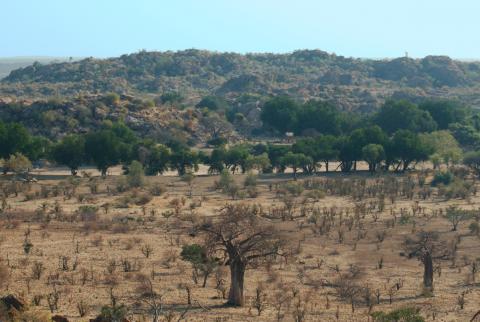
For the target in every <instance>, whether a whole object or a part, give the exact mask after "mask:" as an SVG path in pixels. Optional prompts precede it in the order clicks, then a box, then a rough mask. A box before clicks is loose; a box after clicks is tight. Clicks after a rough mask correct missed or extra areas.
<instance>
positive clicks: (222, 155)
mask: <svg viewBox="0 0 480 322" xmlns="http://www.w3.org/2000/svg"><path fill="white" fill-rule="evenodd" d="M226 157H227V150H226V149H225V147H224V146H221V147H219V148H216V149H214V150H213V151H212V153H211V154H210V157H208V158H207V164H208V165H209V168H208V173H210V174H212V173H221V172H222V171H223V170H224V169H225V162H226Z"/></svg>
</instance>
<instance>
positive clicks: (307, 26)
mask: <svg viewBox="0 0 480 322" xmlns="http://www.w3.org/2000/svg"><path fill="white" fill-rule="evenodd" d="M0 10H1V11H0V41H1V45H0V56H3V57H6V56H38V55H41V56H100V57H109V56H118V55H121V54H125V53H132V52H136V51H138V50H140V49H147V50H162V51H163V50H179V49H187V48H197V49H209V50H217V51H235V52H289V51H293V50H295V49H322V50H325V51H328V52H334V53H336V54H339V55H344V56H355V57H373V58H380V57H398V56H403V55H404V53H405V52H406V51H408V53H409V54H410V56H413V57H423V56H425V55H428V54H446V55H450V56H452V57H456V58H480V41H479V38H480V35H479V32H480V18H479V15H480V1H479V0H455V1H453V0H452V1H451V0H328V1H327V0H0Z"/></svg>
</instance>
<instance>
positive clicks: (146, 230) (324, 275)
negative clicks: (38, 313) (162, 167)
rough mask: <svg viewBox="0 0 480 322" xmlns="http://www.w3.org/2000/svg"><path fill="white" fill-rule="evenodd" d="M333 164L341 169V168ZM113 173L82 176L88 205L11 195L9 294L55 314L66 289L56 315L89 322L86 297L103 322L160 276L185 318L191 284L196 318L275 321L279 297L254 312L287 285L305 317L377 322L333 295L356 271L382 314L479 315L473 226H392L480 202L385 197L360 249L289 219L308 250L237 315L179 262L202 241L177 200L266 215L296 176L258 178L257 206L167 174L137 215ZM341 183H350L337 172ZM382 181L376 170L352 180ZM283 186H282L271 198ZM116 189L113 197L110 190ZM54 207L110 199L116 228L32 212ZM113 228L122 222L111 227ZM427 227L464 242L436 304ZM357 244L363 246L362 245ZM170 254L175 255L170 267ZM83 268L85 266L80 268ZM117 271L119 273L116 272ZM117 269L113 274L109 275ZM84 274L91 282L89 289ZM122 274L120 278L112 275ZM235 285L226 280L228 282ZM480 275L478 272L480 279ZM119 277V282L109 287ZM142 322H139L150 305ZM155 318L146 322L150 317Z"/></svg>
mask: <svg viewBox="0 0 480 322" xmlns="http://www.w3.org/2000/svg"><path fill="white" fill-rule="evenodd" d="M332 169H333V166H332ZM82 171H88V172H90V173H91V174H93V175H98V173H97V172H95V171H96V170H94V169H91V168H87V169H82ZM111 173H112V174H114V175H117V176H115V177H109V178H107V179H106V180H101V179H100V180H99V181H98V193H96V194H90V192H89V188H88V187H87V185H88V180H87V179H82V184H81V185H80V187H79V188H78V190H77V195H85V196H87V197H88V198H85V199H83V201H79V199H78V198H77V197H73V198H71V199H67V200H66V199H65V198H64V196H57V197H54V196H52V195H50V196H49V197H48V198H38V199H33V200H28V201H25V196H24V194H22V193H21V194H20V195H19V196H18V197H13V196H11V197H10V198H8V199H7V202H8V207H9V213H12V214H16V216H18V218H21V219H16V220H15V227H13V228H12V227H10V228H7V225H6V222H7V221H6V220H5V219H3V220H2V222H3V224H2V228H1V230H0V241H1V242H0V245H1V248H0V257H1V258H2V259H3V262H4V263H7V264H8V266H9V267H10V273H11V278H10V281H9V283H8V285H7V287H5V288H4V289H3V290H1V293H3V294H8V293H14V294H17V295H19V296H21V297H23V298H25V299H27V300H28V301H31V299H32V298H33V297H34V296H43V297H44V298H43V299H42V300H41V301H40V307H41V308H44V309H48V305H47V301H46V298H45V297H46V296H47V295H48V294H50V293H52V292H53V290H54V288H55V289H57V290H58V291H59V292H60V301H59V308H58V310H57V311H56V312H57V313H60V314H63V315H66V316H68V317H69V319H71V320H72V321H85V320H86V317H84V318H80V317H79V314H78V309H77V305H78V303H79V302H84V303H85V304H86V305H87V306H88V308H89V310H88V311H89V314H88V315H87V317H93V316H94V315H95V313H97V312H98V311H99V310H100V308H101V306H103V305H107V304H109V303H110V295H109V291H110V286H111V285H114V288H113V292H114V294H115V296H116V297H117V298H118V299H117V301H118V302H120V303H126V304H129V305H133V304H134V303H135V302H136V298H137V297H136V295H135V290H136V287H137V284H138V283H137V281H136V280H137V275H138V274H145V275H147V276H154V285H155V288H156V290H158V292H161V293H162V294H164V297H163V301H164V303H165V305H166V307H170V306H174V307H175V308H176V309H177V310H179V311H181V310H182V308H184V307H186V292H185V290H184V289H183V288H182V287H180V286H179V285H181V284H188V285H190V287H191V288H192V299H193V302H194V305H193V308H192V309H191V310H190V312H189V313H188V314H187V317H186V320H187V321H254V320H255V321H257V320H258V321H275V320H276V318H275V314H276V313H275V309H274V306H273V302H274V300H273V299H271V300H269V304H268V305H267V307H266V309H265V311H264V312H262V314H261V315H260V316H259V317H258V316H257V313H256V310H255V309H252V308H251V307H250V303H251V302H252V298H253V296H254V293H255V288H256V286H257V285H259V284H262V285H264V287H265V289H266V292H267V293H268V294H269V295H270V296H269V298H270V297H273V298H275V296H276V295H275V294H276V293H275V292H278V289H279V288H278V287H277V285H283V286H284V287H286V288H287V289H288V290H287V291H282V292H291V290H292V289H293V288H297V289H299V290H300V291H301V294H302V295H301V296H302V297H303V298H308V304H307V305H306V307H307V312H308V314H307V315H306V321H369V320H371V319H370V318H369V315H368V311H369V309H368V308H367V307H366V306H365V305H363V304H361V303H359V304H358V305H357V306H356V310H355V312H352V309H351V305H350V303H349V302H348V301H345V300H343V299H341V298H339V297H338V296H337V293H336V291H335V289H334V288H332V287H329V286H328V285H329V283H333V282H335V281H338V280H339V279H341V276H342V274H346V273H347V272H348V271H349V269H350V268H351V267H352V265H354V266H355V267H358V269H359V270H360V271H361V273H360V274H359V277H358V279H356V283H357V284H359V285H362V286H365V287H368V288H370V289H371V290H372V292H374V291H377V290H378V292H380V294H381V295H380V299H381V301H380V304H379V305H375V306H374V307H373V311H377V310H385V311H388V310H390V309H393V308H399V307H404V306H418V307H419V308H421V312H422V315H423V316H424V317H425V318H426V320H427V321H433V320H435V321H468V320H469V319H470V318H471V317H472V316H473V314H474V313H475V312H476V311H478V310H480V307H479V305H478V303H480V289H479V286H480V285H479V284H475V283H472V282H471V281H469V282H468V283H467V282H466V281H467V278H468V276H469V266H468V265H466V263H467V261H468V260H472V259H476V258H480V247H479V245H480V239H479V238H478V237H476V236H471V235H469V233H468V228H467V227H468V223H469V222H462V223H461V224H460V226H459V230H458V231H457V232H450V224H449V223H448V221H446V220H445V219H444V218H440V217H438V216H437V217H432V218H427V217H425V216H423V215H420V216H418V217H416V219H415V225H413V224H412V223H407V224H404V225H400V224H397V225H396V226H395V227H394V228H387V226H386V222H387V221H388V220H389V219H391V218H392V215H391V211H392V209H393V211H394V213H396V214H397V215H398V214H399V212H400V209H402V208H403V209H405V210H407V211H410V209H412V206H414V205H418V206H420V207H424V208H425V209H426V211H425V213H426V214H430V213H431V212H432V211H433V210H434V209H437V210H438V209H444V208H446V207H447V206H450V205H459V206H460V207H463V208H468V209H478V208H479V205H480V203H479V201H480V200H479V199H478V197H473V198H472V199H471V200H469V201H467V200H460V199H458V200H450V201H445V200H441V199H438V198H431V199H428V200H425V201H424V200H418V199H414V200H406V199H404V198H398V200H397V201H396V203H395V204H394V205H392V204H390V202H389V201H388V200H387V201H386V207H385V210H384V211H383V212H381V213H380V214H379V216H378V219H375V218H373V217H372V216H371V215H367V216H366V218H365V219H363V220H362V224H363V226H364V227H363V229H364V230H365V231H367V237H366V238H364V239H362V240H360V241H358V242H355V236H356V235H357V232H356V230H355V229H353V230H352V231H349V230H348V229H347V228H346V227H345V226H342V227H336V228H334V229H333V230H332V231H331V232H330V233H329V234H328V235H318V234H314V233H313V232H312V229H311V227H310V225H309V224H308V223H307V222H306V219H305V218H303V219H300V222H301V224H299V222H295V223H292V224H291V227H290V226H289V227H290V228H289V231H290V234H291V236H292V241H294V240H300V241H301V253H300V254H299V256H298V258H296V259H292V260H291V261H289V262H287V263H285V262H282V261H280V262H277V263H275V264H274V265H273V266H272V267H271V268H270V269H269V270H267V269H266V268H265V267H263V266H260V267H258V268H256V269H254V268H251V269H249V270H247V274H246V296H247V303H248V304H249V305H247V307H245V308H229V307H225V306H223V303H224V302H225V300H223V299H222V298H221V297H220V296H219V292H218V291H217V290H215V289H214V286H215V285H214V284H215V280H214V278H213V277H211V278H209V280H208V283H207V287H206V288H203V287H201V285H196V284H194V283H193V281H192V278H191V274H192V270H191V265H190V264H189V263H187V262H184V261H182V260H181V259H180V258H179V253H180V251H181V247H182V245H185V244H191V243H195V242H196V243H201V238H199V237H195V238H192V237H190V236H189V235H188V233H187V229H186V228H184V227H185V223H182V221H179V220H178V219H176V218H166V217H165V216H163V215H162V214H164V213H165V212H166V211H171V210H172V209H173V208H172V206H171V202H172V200H174V199H177V198H184V200H185V205H184V206H183V208H182V212H183V213H186V214H188V213H191V212H192V210H191V209H192V207H190V205H191V204H195V203H197V204H200V203H201V206H200V207H196V208H195V209H194V210H193V212H194V213H195V215H197V216H199V217H204V216H212V215H215V214H216V213H218V209H219V208H220V207H221V206H223V205H225V203H228V202H248V203H258V204H261V205H262V206H263V207H265V209H269V208H271V207H276V206H279V205H282V199H281V198H279V197H277V196H276V194H275V191H274V190H275V185H276V184H278V183H281V182H285V181H286V180H289V179H291V174H284V175H263V176H260V178H259V180H258V191H259V196H258V197H257V198H255V199H252V198H246V199H245V200H241V201H239V200H235V201H232V200H230V198H229V197H228V196H227V195H225V194H222V193H221V192H220V191H215V190H214V189H213V188H212V187H213V186H214V181H215V180H218V176H199V177H197V178H196V179H195V180H194V183H193V195H192V197H191V198H190V197H189V187H188V186H187V185H186V184H185V183H184V182H181V180H180V179H179V178H178V177H174V176H171V175H170V174H166V175H164V176H159V177H151V178H147V181H148V184H147V185H149V186H151V185H154V184H161V185H163V186H164V187H165V188H166V192H165V193H164V194H163V195H161V196H158V197H153V198H152V200H151V201H150V202H148V204H146V205H145V206H144V207H142V206H137V205H133V204H130V205H129V206H128V208H123V207H122V208H119V207H118V206H116V204H118V203H119V200H120V199H121V198H122V197H124V196H128V195H129V194H131V191H130V192H124V193H119V194H117V193H112V191H113V190H114V187H115V185H116V180H118V179H119V178H121V177H119V176H118V175H119V174H120V173H121V169H120V168H113V169H112V170H111ZM34 174H35V175H38V176H39V177H40V179H42V180H40V181H39V182H38V183H34V184H31V185H32V187H31V189H32V191H39V190H40V189H41V186H45V187H49V189H51V188H53V187H55V186H60V185H61V183H60V181H59V180H52V178H56V177H57V176H58V177H63V176H68V174H69V172H68V170H66V169H50V170H39V171H37V172H34ZM199 174H200V175H202V174H203V175H204V174H206V169H205V168H203V167H202V168H201V169H200V171H199ZM331 176H337V177H340V176H342V175H341V174H334V175H333V174H332V175H331ZM353 177H362V178H367V179H368V180H371V181H373V180H375V179H376V177H373V178H372V179H369V178H371V176H370V175H368V174H362V175H360V176H350V177H349V178H353ZM235 180H236V181H237V182H238V183H239V184H242V182H243V180H244V176H243V175H237V176H235ZM270 186H273V191H270ZM109 191H110V192H109ZM306 193H307V192H304V193H303V196H300V197H298V198H297V202H298V205H297V210H296V211H297V212H298V211H299V210H300V207H301V200H302V199H303V198H304V196H305V194H306ZM373 200H376V198H371V199H365V200H361V201H354V200H352V198H351V197H347V196H345V197H339V196H328V195H327V196H326V197H325V198H323V199H320V200H319V201H317V202H315V203H313V204H311V206H312V207H318V208H319V209H331V208H332V207H335V208H336V209H337V210H338V211H343V212H346V211H349V212H350V214H352V213H353V209H354V207H355V206H356V205H358V204H359V203H361V202H365V203H368V202H370V201H373ZM55 202H58V203H59V204H60V205H61V207H62V212H63V213H65V214H72V213H74V212H75V211H76V210H77V209H78V208H79V206H81V205H94V206H97V207H100V206H101V205H104V204H106V203H109V204H110V207H109V211H108V213H105V212H104V211H103V209H102V208H99V211H98V213H99V221H105V222H110V225H109V226H108V228H102V227H100V226H101V225H98V226H97V227H89V228H85V226H84V225H83V224H82V223H78V222H63V221H62V222H61V221H57V220H52V221H51V222H50V223H48V224H46V223H38V222H35V220H33V218H32V217H33V216H34V215H33V213H34V212H35V211H36V210H38V209H39V208H41V207H42V205H45V204H46V208H47V209H48V210H47V212H51V211H52V209H53V205H54V204H55ZM122 218H124V219H125V218H127V219H126V220H128V221H129V224H128V229H126V228H122V227H124V226H122V225H121V224H118V223H117V224H116V223H115V222H118V221H119V220H120V219H122ZM112 221H113V224H112V223H111V222H112ZM421 229H425V230H433V231H438V232H441V233H442V235H443V236H445V237H446V238H448V239H450V240H451V239H454V236H455V235H458V236H461V243H460V244H459V246H458V255H457V260H456V262H455V263H453V262H452V261H438V262H437V263H436V265H440V266H439V267H441V270H440V271H438V270H437V272H436V275H435V290H434V296H433V297H423V296H421V293H422V287H421V281H422V265H421V263H420V262H419V261H418V260H415V259H407V258H405V257H401V256H400V255H399V253H400V252H401V251H402V243H403V240H404V238H405V236H407V235H409V234H411V233H412V231H416V232H417V231H420V230H421ZM27 230H30V231H31V233H30V236H29V239H30V240H31V243H32V244H33V248H32V251H31V252H30V254H28V255H26V254H25V253H24V250H23V246H22V245H23V243H24V240H25V232H26V231H27ZM338 230H342V231H343V232H344V234H345V238H344V241H343V242H341V243H340V242H339V240H338ZM377 231H386V232H387V237H386V238H385V240H384V241H383V242H381V243H377V242H376V237H375V236H376V232H377ZM355 244H356V246H355ZM145 245H150V246H151V247H152V249H153V252H152V254H151V256H150V257H149V258H146V257H145V256H144V255H143V254H142V251H141V249H142V247H144V246H145ZM64 257H66V258H68V269H67V270H63V269H62V267H61V263H62V262H61V260H62V258H64ZM168 258H170V260H167V259H168ZM381 258H383V268H382V269H378V267H377V266H378V262H379V260H380V259H381ZM125 260H128V261H129V262H131V263H132V265H133V266H136V268H137V269H136V270H135V271H134V272H124V271H123V265H122V261H125ZM36 262H41V263H42V264H43V265H44V267H45V270H44V272H43V274H42V277H41V278H40V279H39V280H36V279H34V278H32V267H33V266H34V263H36ZM74 263H76V267H75V269H73V266H75V265H74ZM112 267H114V268H112ZM109 269H110V270H111V269H113V270H114V272H113V273H112V274H110V273H108V270H109ZM84 275H86V276H87V277H86V278H85V283H83V282H82V279H83V276H84ZM112 275H113V276H115V278H114V281H111V280H110V279H109V278H110V276H112ZM225 278H226V280H228V274H227V275H226V277H225ZM478 278H480V276H479V277H478ZM108 281H110V282H108ZM396 283H401V284H402V285H403V287H401V289H400V290H399V291H396V292H394V294H393V303H392V304H390V303H389V295H388V292H389V290H390V289H391V288H392V286H394V285H395V284H396ZM463 291H467V292H468V293H467V294H466V295H465V299H466V304H465V307H464V309H463V310H460V308H459V306H458V303H457V301H458V297H459V295H460V294H461V293H462V292H463ZM293 309H294V307H293V305H292V306H291V307H290V311H289V312H288V313H285V314H286V315H285V318H284V321H292V320H293V316H292V311H293ZM133 312H136V313H138V314H137V315H136V316H135V321H137V320H138V321H141V320H142V318H141V314H140V313H141V310H135V309H134V310H133ZM148 320H149V319H147V321H148Z"/></svg>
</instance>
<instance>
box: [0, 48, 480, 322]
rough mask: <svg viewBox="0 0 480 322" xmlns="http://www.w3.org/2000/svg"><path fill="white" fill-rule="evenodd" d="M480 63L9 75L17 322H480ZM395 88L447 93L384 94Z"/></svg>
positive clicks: (8, 191)
mask: <svg viewBox="0 0 480 322" xmlns="http://www.w3.org/2000/svg"><path fill="white" fill-rule="evenodd" d="M181 55H183V56H184V57H183V58H182V57H180V56H181ZM290 60H291V61H290ZM147 62H148V64H147ZM145 64H147V65H148V66H147V67H148V68H141V67H142V66H143V67H145V66H144V65H145ZM332 64H334V65H335V66H337V65H338V66H337V67H338V68H339V70H337V73H331V72H330V73H329V72H328V70H329V67H328V66H330V65H332ZM398 64H400V66H398ZM405 64H406V65H411V66H410V67H412V66H413V67H414V70H416V72H415V73H413V74H412V75H411V74H408V73H407V74H405V73H406V71H411V70H413V69H412V68H407V70H403V69H402V66H403V67H405V66H404V65H405ZM477 65H478V64H477V63H460V62H456V61H453V60H450V59H447V58H445V57H426V58H425V59H422V60H413V59H408V58H405V59H400V60H393V61H360V60H353V59H346V58H343V57H337V56H335V55H328V54H326V53H323V52H320V51H314V52H309V51H301V52H295V53H293V54H291V55H277V56H269V55H245V56H242V55H235V54H232V55H227V54H212V53H206V52H199V51H187V52H183V53H146V52H140V53H138V54H133V55H126V56H122V57H121V58H119V59H109V60H95V59H87V60H82V61H77V62H70V63H61V64H56V65H46V66H42V65H40V64H34V65H33V66H30V67H26V68H24V69H21V70H17V71H14V72H12V73H11V74H10V76H9V77H8V78H6V79H4V80H3V81H2V83H1V84H0V96H2V97H3V96H5V95H8V96H12V95H13V96H15V97H16V98H14V99H11V98H10V97H9V98H8V99H5V100H4V99H1V100H0V120H1V121H0V158H1V168H2V175H1V176H0V321H2V322H3V321H14V322H17V321H22V322H24V321H25V322H43V321H56V322H65V321H96V322H117V321H122V322H127V321H153V322H160V321H254V320H255V321H295V322H303V321H352V322H353V321H377V322H382V321H385V322H390V321H404V322H407V321H408V322H417V321H418V322H421V321H477V320H480V307H479V305H478V303H480V284H479V279H480V276H479V274H480V272H479V270H480V247H479V246H480V199H479V196H478V194H477V191H478V189H479V182H478V178H479V175H480V152H479V151H480V117H479V114H478V111H477V110H476V109H474V108H471V107H470V104H469V103H472V104H473V103H474V102H475V101H476V97H475V95H471V96H469V95H467V94H469V93H470V92H469V90H472V88H474V87H475V86H476V82H477V81H478V77H479V76H478V66H477ZM282 66H283V67H282ZM260 67H261V68H260ZM340 67H341V68H340ZM407 67H408V66H407ZM259 68H260V69H259ZM343 69H345V70H348V71H350V72H351V70H352V69H354V70H355V71H356V72H357V74H356V75H357V76H358V77H359V78H358V79H353V78H348V77H346V76H345V75H344V74H343V73H341V70H343ZM73 70H76V72H74V71H73ZM254 70H258V74H259V75H257V76H252V75H249V74H248V73H252V71H254ZM100 71H101V73H100ZM241 71H242V73H240V72H241ZM200 72H202V73H200ZM207 72H208V73H207ZM247 72H248V73H247ZM319 73H320V74H321V77H320V74H319ZM339 73H340V74H339ZM100 74H101V75H100ZM207 74H208V77H207V76H206V75H207ZM75 75H76V76H75ZM88 75H90V76H88ZM188 75H190V76H189V77H187V76H188ZM266 75H268V76H269V77H271V78H275V79H276V80H275V79H270V78H269V79H268V80H266V78H267V76H266ZM295 75H296V76H295ZM298 75H303V78H299V76H298ZM87 76H88V77H87ZM319 77H320V78H319ZM84 78H85V79H84ZM82 79H83V80H82ZM302 79H303V81H302ZM373 80H375V81H376V82H378V83H371V82H372V81H373ZM315 82H320V84H324V85H321V86H320V87H316V85H315V86H313V85H312V84H313V83H315ZM395 82H397V83H400V84H401V85H402V86H407V87H409V86H414V87H416V86H417V85H415V84H416V82H421V83H423V84H424V86H425V88H428V89H429V90H428V91H427V89H425V90H426V91H427V92H428V93H429V94H428V95H420V96H415V95H413V94H412V93H410V94H412V95H411V96H408V95H407V96H408V97H404V96H405V95H393V97H392V99H388V97H389V96H391V94H394V93H393V91H394V90H395V88H396V87H395V86H397V85H398V84H397V83H395ZM344 83H345V84H344ZM119 84H121V85H122V86H120V85H119ZM199 84H202V86H204V87H205V88H199V86H200V85H199ZM282 84H283V85H282ZM292 84H295V86H293V85H292ZM315 84H316V83H315ZM332 84H336V85H332ZM342 84H344V85H342ZM372 84H373V85H372ZM375 84H377V85H378V87H379V89H378V91H379V92H381V94H379V95H380V96H381V97H377V98H372V97H371V96H369V95H368V93H366V92H364V93H363V94H362V93H361V91H360V89H358V88H357V89H356V90H353V92H352V86H353V87H357V86H359V88H362V86H367V85H368V86H369V88H374V85H375ZM395 84H396V85H395ZM117 85H118V86H120V87H118V86H117ZM180 85H182V86H180ZM287 85H288V86H287ZM330 85H331V86H330ZM394 85H395V86H394ZM332 86H336V87H338V88H337V89H335V88H336V87H335V88H332ZM339 86H340V87H339ZM341 86H346V87H341ZM200 87H201V86H200ZM303 87H304V89H303V90H302V88H303ZM60 88H61V89H62V93H61V94H62V95H65V96H64V97H60V95H55V97H54V98H52V97H50V96H52V91H55V90H59V89H60ZM92 88H95V89H96V90H95V91H94V92H95V93H93V91H91V89H92ZM118 88H120V89H118ZM172 88H174V89H175V90H172ZM212 89H214V90H213V92H212ZM280 89H283V90H280ZM129 90H134V91H135V92H136V94H138V92H140V93H142V95H141V98H140V96H138V97H137V96H135V95H129V94H125V92H128V91H129ZM343 90H345V91H349V93H350V94H352V93H353V94H352V95H353V97H355V98H358V97H361V99H360V100H356V99H355V100H354V101H352V100H350V101H349V103H348V104H343V103H342V102H344V99H345V96H344V95H342V93H343V92H342V91H343ZM430 90H431V91H430ZM462 91H463V92H462ZM115 92H122V94H116V93H115ZM326 92H328V95H326V96H325V95H323V94H325V93H326ZM440 92H441V93H440ZM460 92H461V93H460ZM332 93H336V94H335V95H337V94H338V95H339V96H340V97H341V99H339V100H336V99H331V98H332V96H331V95H333V94H332ZM435 93H437V94H438V95H435ZM439 93H440V94H439ZM452 93H454V94H455V95H454V94H452ZM459 93H460V94H462V95H467V96H469V99H466V100H461V99H460V100H455V99H458V98H461V97H463V96H462V95H460V94H459ZM154 94H155V95H154ZM271 94H275V95H271ZM285 94H288V95H289V96H284V95H285ZM397 94H398V93H397ZM424 94H425V92H424ZM430 94H431V95H430ZM456 94H458V95H456ZM335 95H333V96H335ZM426 96H428V99H426ZM21 97H34V98H35V99H34V100H21V99H20V98H21ZM45 97H50V98H49V99H45ZM17 98H18V99H17ZM337 98H338V97H337ZM400 98H403V99H400ZM404 98H407V99H404ZM440 98H453V100H444V99H440ZM359 106H363V107H364V109H363V112H365V113H363V112H361V113H357V112H358V111H357V112H355V113H352V112H351V110H352V109H356V108H359ZM354 107H355V108H354ZM367 112H368V113H367Z"/></svg>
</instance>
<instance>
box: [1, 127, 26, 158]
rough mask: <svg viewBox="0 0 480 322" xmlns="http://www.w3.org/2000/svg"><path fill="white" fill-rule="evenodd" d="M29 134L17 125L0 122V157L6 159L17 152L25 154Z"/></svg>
mask: <svg viewBox="0 0 480 322" xmlns="http://www.w3.org/2000/svg"><path fill="white" fill-rule="evenodd" d="M29 142H30V134H29V133H28V131H27V129H26V128H25V127H24V126H23V125H21V124H19V123H3V122H0V157H2V158H8V157H9V156H10V155H12V154H15V153H17V152H21V153H25V149H26V147H27V145H28V143H29Z"/></svg>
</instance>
